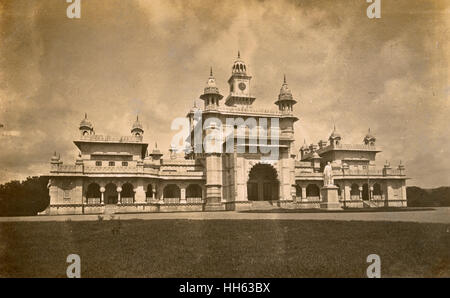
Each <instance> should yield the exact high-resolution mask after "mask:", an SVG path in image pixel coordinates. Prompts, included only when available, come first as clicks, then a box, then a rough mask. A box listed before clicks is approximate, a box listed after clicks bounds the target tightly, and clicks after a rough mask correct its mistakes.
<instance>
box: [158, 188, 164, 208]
mask: <svg viewBox="0 0 450 298" xmlns="http://www.w3.org/2000/svg"><path fill="white" fill-rule="evenodd" d="M159 192H160V198H159V203H160V204H164V185H161V188H160V189H159Z"/></svg>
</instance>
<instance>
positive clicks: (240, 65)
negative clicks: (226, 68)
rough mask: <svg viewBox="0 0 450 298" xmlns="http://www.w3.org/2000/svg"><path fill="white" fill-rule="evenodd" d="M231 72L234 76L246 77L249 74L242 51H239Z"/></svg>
mask: <svg viewBox="0 0 450 298" xmlns="http://www.w3.org/2000/svg"><path fill="white" fill-rule="evenodd" d="M231 72H232V73H233V74H240V75H244V76H245V75H246V74H247V66H246V65H245V62H244V61H243V60H242V59H241V51H238V56H237V59H236V60H235V61H234V63H233V67H232V68H231Z"/></svg>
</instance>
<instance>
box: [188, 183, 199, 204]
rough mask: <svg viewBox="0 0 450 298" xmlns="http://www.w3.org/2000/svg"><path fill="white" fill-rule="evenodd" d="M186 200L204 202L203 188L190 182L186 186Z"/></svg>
mask: <svg viewBox="0 0 450 298" xmlns="http://www.w3.org/2000/svg"><path fill="white" fill-rule="evenodd" d="M186 201H187V202H188V203H201V202H202V188H201V187H200V185H198V184H189V185H188V187H187V188H186Z"/></svg>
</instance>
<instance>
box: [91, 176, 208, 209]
mask: <svg viewBox="0 0 450 298" xmlns="http://www.w3.org/2000/svg"><path fill="white" fill-rule="evenodd" d="M103 185H104V184H103ZM85 196H86V203H87V204H94V205H95V204H101V203H104V204H106V205H113V204H118V203H122V204H133V203H135V202H136V200H135V197H136V192H135V189H134V186H133V184H132V183H130V182H126V183H123V184H116V183H113V182H109V183H107V184H106V185H104V186H103V187H101V186H100V183H96V182H91V183H89V184H88V185H87V187H86V192H85ZM144 196H145V202H152V201H153V202H157V201H159V200H160V199H162V200H163V201H164V203H168V204H171V203H180V202H181V203H182V202H183V201H186V200H187V201H188V202H189V203H202V202H203V188H202V187H201V186H200V185H199V184H195V183H191V184H187V183H182V184H180V185H178V184H175V183H170V184H166V185H164V184H163V185H161V186H160V193H159V198H157V188H156V185H155V184H151V183H149V184H147V185H144Z"/></svg>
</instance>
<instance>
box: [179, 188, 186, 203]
mask: <svg viewBox="0 0 450 298" xmlns="http://www.w3.org/2000/svg"><path fill="white" fill-rule="evenodd" d="M180 204H186V186H185V185H181V187H180Z"/></svg>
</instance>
